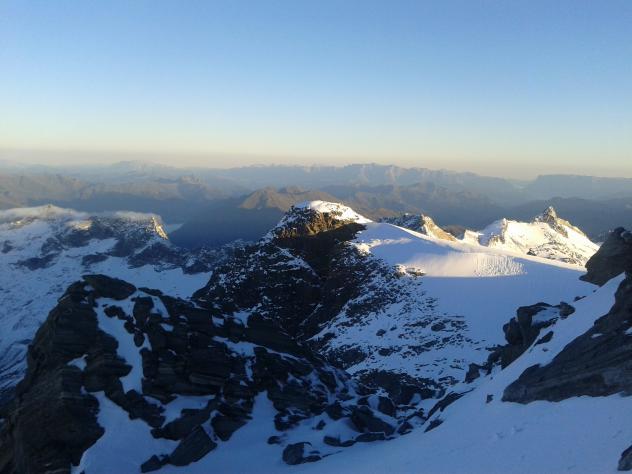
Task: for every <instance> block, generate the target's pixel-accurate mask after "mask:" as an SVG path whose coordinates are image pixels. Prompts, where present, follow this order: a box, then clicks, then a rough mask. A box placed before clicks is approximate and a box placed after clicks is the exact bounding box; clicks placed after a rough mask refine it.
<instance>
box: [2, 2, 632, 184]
mask: <svg viewBox="0 0 632 474" xmlns="http://www.w3.org/2000/svg"><path fill="white" fill-rule="evenodd" d="M631 23H632V3H630V2H625V1H619V0H617V1H610V2H606V3H602V2H599V3H597V2H590V1H583V0H581V1H577V0H572V1H571V0H563V1H558V2H546V1H535V2H528V3H524V4H521V3H518V2H484V1H477V2H471V1H463V0H455V1H450V2H423V1H421V2H408V1H397V2H394V3H388V4H386V3H382V2H372V1H369V2H355V1H352V2H344V3H340V2H328V1H326V2H319V3H318V4H308V3H305V2H289V1H279V2H274V3H266V4H260V3H251V4H246V3H234V2H195V1H194V2H187V3H171V2H166V1H152V2H149V1H140V2H134V3H133V4H129V3H127V2H122V1H112V2H107V3H98V2H74V1H69V0H62V1H60V2H38V3H28V2H12V1H10V2H3V3H2V4H0V44H1V45H2V47H1V48H0V67H2V70H3V74H1V75H0V109H1V110H2V114H1V115H0V149H4V150H5V153H4V154H5V155H6V154H7V152H6V150H13V151H12V152H10V153H12V154H13V155H14V156H17V157H18V159H19V160H23V161H24V160H31V159H33V158H32V157H33V155H34V153H33V152H32V151H29V150H39V151H38V152H37V155H38V156H37V159H36V160H35V161H39V162H42V163H43V164H56V163H62V162H63V163H72V162H81V161H90V162H93V163H97V162H99V161H103V162H111V161H120V159H119V158H114V157H113V156H114V155H116V156H120V155H130V156H142V157H150V159H151V161H158V162H161V163H167V164H173V163H170V162H172V161H175V162H176V163H177V164H178V165H183V164H184V165H187V166H191V165H197V166H208V167H218V168H225V167H231V166H246V165H252V164H296V165H308V164H349V163H359V162H361V163H366V162H377V163H381V164H395V165H400V166H405V167H411V166H420V167H426V168H433V169H438V168H444V169H450V170H456V171H472V172H475V173H479V174H485V175H493V176H505V177H511V178H520V179H528V178H530V177H533V176H535V175H538V174H549V173H564V174H585V175H597V176H628V177H632V81H630V80H629V78H630V77H632V29H630V27H629V25H630V24H631ZM64 150H66V151H64ZM73 150H74V151H73ZM82 150H84V151H82ZM143 159H145V158H143Z"/></svg>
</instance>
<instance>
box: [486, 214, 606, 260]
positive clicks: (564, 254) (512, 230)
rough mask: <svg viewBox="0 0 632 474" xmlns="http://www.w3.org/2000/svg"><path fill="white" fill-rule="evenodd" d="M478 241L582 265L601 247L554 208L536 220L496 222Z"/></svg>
mask: <svg viewBox="0 0 632 474" xmlns="http://www.w3.org/2000/svg"><path fill="white" fill-rule="evenodd" d="M478 242H479V244H480V245H484V246H486V247H492V248H501V249H505V250H510V251H514V252H520V253H526V254H528V255H534V256H538V257H544V258H548V259H551V260H559V261H562V262H566V263H571V264H574V265H581V266H584V265H585V264H586V262H587V261H588V259H589V258H590V257H591V256H592V255H594V253H595V252H596V251H597V249H598V248H599V246H598V245H597V244H595V243H593V242H591V241H590V239H589V238H588V237H587V236H586V234H584V233H583V232H582V231H581V230H580V229H578V228H577V227H575V226H573V225H572V224H571V223H570V222H568V221H566V220H564V219H562V218H560V217H558V215H557V213H556V212H555V209H554V208H553V207H548V208H547V209H546V210H545V211H544V212H543V213H542V214H540V215H538V216H536V217H535V218H534V219H533V221H532V222H519V221H514V220H509V219H501V220H499V221H496V222H494V223H492V224H490V225H489V226H487V227H486V228H485V229H483V230H482V231H481V232H480V234H479V237H478Z"/></svg>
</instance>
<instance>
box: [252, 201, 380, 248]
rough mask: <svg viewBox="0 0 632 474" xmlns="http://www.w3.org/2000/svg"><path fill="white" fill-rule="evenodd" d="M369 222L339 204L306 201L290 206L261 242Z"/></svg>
mask: <svg viewBox="0 0 632 474" xmlns="http://www.w3.org/2000/svg"><path fill="white" fill-rule="evenodd" d="M370 222H372V221H371V220H370V219H367V218H366V217H364V216H361V215H360V214H358V213H357V212H355V211H354V210H353V209H351V208H350V207H347V206H345V205H343V204H340V203H335V202H327V201H306V202H303V203H300V204H296V205H294V206H292V207H291V208H290V210H289V211H287V212H286V213H285V215H284V216H283V218H282V219H281V220H280V221H279V223H278V224H277V225H276V226H275V227H274V228H273V229H272V230H271V231H270V232H268V233H267V234H266V235H265V236H264V237H263V240H264V241H270V240H272V239H274V238H285V237H296V236H299V235H314V234H317V233H319V232H323V231H326V230H331V229H335V228H338V227H341V226H343V225H346V224H358V225H365V224H368V223H370Z"/></svg>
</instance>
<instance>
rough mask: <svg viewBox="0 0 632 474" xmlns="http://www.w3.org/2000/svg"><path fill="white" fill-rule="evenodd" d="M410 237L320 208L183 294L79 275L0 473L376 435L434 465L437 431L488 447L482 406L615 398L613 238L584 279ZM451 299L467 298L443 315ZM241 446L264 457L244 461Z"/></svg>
mask: <svg viewBox="0 0 632 474" xmlns="http://www.w3.org/2000/svg"><path fill="white" fill-rule="evenodd" d="M409 235H410V234H408V233H406V231H403V230H401V229H399V228H398V227H395V226H392V225H389V224H376V223H372V222H370V221H368V220H366V219H364V218H362V216H359V215H357V214H356V213H354V212H353V211H351V210H350V209H348V208H345V207H344V206H340V205H337V204H332V203H322V202H318V203H311V204H308V205H304V206H297V207H295V208H293V209H292V210H291V211H290V212H289V213H288V214H287V215H286V216H285V218H284V219H283V220H282V221H281V222H280V224H279V225H278V226H276V227H275V228H274V229H272V230H271V231H270V233H269V234H268V235H266V236H265V237H264V238H263V239H262V240H261V241H260V242H258V243H256V244H254V245H251V246H247V247H244V248H240V249H236V250H235V251H234V255H232V256H231V257H230V259H229V260H228V261H227V262H226V263H225V264H218V265H217V266H216V268H215V269H214V271H213V273H212V275H211V277H210V279H209V281H208V283H207V284H206V285H205V286H204V287H203V288H201V289H199V290H198V291H196V292H195V294H194V295H193V296H192V297H190V298H187V297H183V296H181V295H170V294H169V292H168V291H165V290H164V289H159V288H153V289H152V288H149V287H146V286H141V285H138V284H137V283H136V282H134V281H130V282H127V281H124V280H123V279H118V278H113V277H111V276H108V275H103V274H85V275H83V276H82V277H81V278H80V279H77V281H76V282H75V283H73V284H71V285H69V286H68V288H67V289H66V290H65V292H64V294H63V295H62V296H61V298H60V299H59V301H58V303H57V305H56V306H55V308H54V309H53V310H52V311H51V312H50V313H49V314H48V317H47V318H46V320H45V322H44V323H43V325H42V326H41V327H40V328H39V330H38V331H37V334H36V336H35V338H34V339H33V341H32V343H31V344H30V346H29V350H28V359H27V360H28V368H27V371H26V375H25V377H24V379H23V380H22V381H21V382H20V384H19V385H18V387H17V390H16V395H15V397H14V398H13V400H12V401H11V403H10V404H8V405H7V406H6V407H5V408H4V409H3V411H2V416H3V420H2V425H1V427H0V448H1V449H0V472H1V473H2V474H5V473H7V474H8V473H40V472H41V473H43V472H55V473H64V472H67V473H70V472H71V471H72V472H86V473H91V474H94V473H100V472H152V471H160V472H183V471H184V472H210V471H213V470H219V471H221V472H231V471H235V470H242V471H243V470H244V469H247V468H248V467H247V466H250V467H249V469H254V468H255V466H257V468H258V470H259V471H260V472H276V471H279V470H282V469H285V468H286V467H285V466H286V465H292V466H296V465H299V464H300V465H302V466H301V467H300V469H307V470H311V469H318V468H317V467H316V466H319V465H322V469H330V470H334V471H336V470H340V469H344V470H345V471H346V470H349V469H348V467H349V465H348V464H345V463H346V462H348V461H345V460H354V461H353V462H354V463H355V464H354V465H355V466H358V469H360V470H362V466H364V469H367V468H368V467H369V466H370V465H371V464H373V468H376V467H375V466H378V465H379V463H380V462H382V461H383V460H385V459H388V456H382V457H380V456H381V455H380V454H377V453H381V452H382V451H381V448H380V446H382V445H383V443H380V442H381V441H388V442H387V443H386V444H387V445H388V446H392V448H387V449H389V450H390V451H389V452H393V453H399V454H398V455H397V459H400V460H402V459H406V458H409V457H410V456H413V455H415V453H416V452H417V451H416V450H415V449H408V448H405V446H407V443H409V442H413V441H414V445H415V446H417V448H418V449H424V446H426V447H427V448H426V449H427V452H425V454H424V455H423V456H422V458H419V459H418V463H419V465H423V464H424V463H428V464H427V465H428V466H429V468H430V470H433V471H438V470H441V465H440V464H432V462H434V461H432V457H433V456H434V454H433V453H437V452H441V449H447V446H448V445H446V443H447V442H448V441H445V439H451V440H452V441H449V443H454V446H458V445H459V443H460V440H459V438H462V439H463V440H467V439H469V438H468V436H471V437H472V438H471V439H472V440H487V439H488V438H489V436H490V432H487V431H485V430H493V429H494V428H493V426H494V425H493V423H495V421H494V420H496V418H495V417H496V415H494V412H503V413H506V414H507V415H506V416H503V417H499V418H498V420H500V421H498V423H501V422H502V423H505V422H507V419H508V417H509V418H511V417H514V416H515V420H516V421H515V423H516V426H522V425H521V423H522V422H521V421H519V420H521V418H520V417H521V416H523V415H521V414H518V412H516V411H515V410H514V408H512V407H515V406H523V405H524V406H525V407H531V406H535V405H533V403H534V402H536V403H540V404H541V403H549V404H550V403H557V404H560V405H559V408H560V410H561V411H564V409H565V408H564V407H566V406H569V405H565V403H568V400H569V399H573V398H574V397H580V396H581V397H588V398H591V397H592V398H591V400H592V399H594V400H595V402H598V401H599V400H601V399H600V398H598V397H608V396H615V395H618V394H621V395H624V396H627V395H629V394H630V391H631V390H632V366H631V365H630V362H629V361H630V360H632V357H631V356H632V343H631V342H630V341H632V329H631V327H632V290H631V288H632V276H631V273H632V265H630V262H632V258H628V257H630V256H631V255H632V254H631V253H630V252H631V249H630V246H629V243H630V238H629V235H630V234H629V233H628V232H626V231H624V230H622V229H617V230H616V231H614V232H613V233H612V234H611V236H610V237H609V239H608V240H607V241H606V242H605V243H604V245H603V246H602V248H601V250H599V252H597V254H596V255H595V256H593V257H592V258H591V259H590V260H589V261H588V263H587V269H588V272H587V273H586V274H585V276H584V277H583V278H584V279H585V280H586V281H585V282H581V281H580V280H579V276H581V275H582V272H580V271H578V270H577V269H576V268H574V267H573V268H572V267H570V266H568V267H567V266H564V265H563V264H553V263H543V261H542V259H538V258H537V257H528V256H526V257H514V256H511V255H509V256H508V255H506V254H504V253H502V254H495V253H494V251H493V250H489V249H488V250H484V251H483V250H481V251H480V252H472V250H471V247H470V246H467V245H464V244H460V243H458V242H454V241H453V240H445V239H441V238H436V239H434V240H433V239H432V238H431V239H430V240H427V239H426V238H423V239H421V238H417V237H414V236H412V237H407V236H409ZM410 239H412V240H410ZM397 246H401V248H400V247H397ZM385 249H386V250H388V251H389V253H385V252H386V250H385ZM393 249H395V250H393ZM428 255H430V256H432V259H430V260H429V259H428ZM402 256H403V257H402ZM412 257H414V258H412ZM439 259H443V260H441V261H440V262H439ZM438 262H439V263H440V264H439V263H438ZM446 263H447V264H446ZM450 265H451V266H450ZM455 265H458V266H459V267H458V272H455ZM467 272H471V273H467ZM502 272H504V273H502ZM463 275H465V276H463ZM542 280H544V281H542ZM538 284H541V287H539V286H538ZM599 285H601V286H602V288H599ZM518 288H529V289H528V290H524V291H522V292H520V293H518V292H517V289H518ZM457 290H458V292H457ZM500 293H502V295H501V294H500ZM446 295H447V296H446ZM556 296H557V300H555V297H556ZM538 297H542V298H543V299H545V300H546V301H538V299H535V301H534V300H533V299H534V298H538ZM477 298H478V299H477ZM490 298H497V299H498V300H497V301H496V302H493V301H492V303H495V304H492V305H490V306H489V307H484V306H483V305H484V303H485V302H486V301H489V299H490ZM459 301H465V302H466V303H469V306H475V308H474V309H472V308H470V307H469V306H468V305H465V306H464V307H463V312H462V313H460V312H457V311H452V312H451V311H449V309H454V308H457V306H454V304H455V302H456V303H458V302H459ZM526 302H528V303H529V304H525V303H526ZM613 303H614V304H613ZM512 305H513V306H512ZM478 306H480V308H478ZM504 308H512V310H510V311H509V310H508V311H505V309H504ZM487 333H490V335H487ZM478 400H482V402H481V403H482V404H483V405H481V406H479V405H477V404H478V403H479V401H478ZM617 403H618V402H617ZM537 406H541V405H537ZM547 406H548V405H547ZM591 406H595V407H598V405H591ZM473 407H476V408H473ZM490 410H492V411H490ZM486 413H487V415H485V414H486ZM468 416H470V417H474V418H476V419H478V420H480V421H479V422H477V423H474V425H473V424H472V423H467V422H465V421H464V420H466V419H467V417H468ZM477 417H478V418H477ZM490 420H491V421H490ZM488 421H489V423H490V424H489V426H488V425H487V424H486V423H488ZM534 423H536V425H537V423H538V421H537V420H534ZM532 424H533V423H532ZM622 426H623V425H622ZM476 429H478V430H481V431H480V432H479V433H478V434H477V433H476V432H475V430H476ZM516 429H518V428H516ZM520 429H523V428H520ZM538 429H539V428H538ZM459 430H461V431H462V436H461V437H459V436H458V433H459ZM624 430H625V428H623V427H622V428H621V429H620V431H621V434H620V435H618V438H617V440H616V443H617V446H619V445H621V448H620V449H619V448H617V449H618V453H617V459H605V460H603V459H602V460H601V461H599V460H596V461H595V460H594V459H592V458H591V459H587V460H586V466H593V464H590V463H591V462H592V463H598V462H601V463H602V464H594V466H596V465H599V466H611V467H612V469H614V468H615V467H617V463H618V468H619V469H631V468H632V455H631V454H630V452H632V449H626V448H627V446H629V445H630V444H632V431H630V432H629V433H628V431H624ZM628 434H629V436H628ZM403 435H406V436H403ZM576 435H577V433H574V432H569V433H568V436H570V437H571V439H572V437H573V436H576ZM594 436H595V437H598V436H600V435H599V433H598V432H595V433H594ZM626 436H628V437H627V438H626V439H623V438H625V437H626ZM442 437H444V438H445V439H444V441H443V442H442V444H440V445H436V444H433V443H436V440H438V439H443V438H442ZM246 440H248V441H246ZM408 440H412V441H408ZM498 440H499V441H498V442H499V443H500V444H499V446H504V445H503V444H502V443H505V442H507V441H506V440H507V438H506V437H505V436H504V435H503V436H501V437H499V438H498ZM503 440H504V441H503ZM578 441H579V440H578ZM368 442H371V444H370V445H366V443H368ZM468 442H471V443H472V446H474V441H468ZM362 446H371V448H370V449H367V448H366V447H365V448H362ZM486 446H487V447H488V446H489V445H486ZM508 446H509V445H508ZM510 446H511V447H512V449H513V450H516V449H517V448H515V445H513V444H512V445H510ZM249 449H252V450H256V449H259V450H260V452H261V453H265V455H262V456H261V457H260V459H258V460H254V461H252V462H253V464H245V463H246V462H247V461H246V460H244V459H240V458H241V457H243V455H242V453H244V452H247V450H249ZM461 449H462V448H461ZM471 449H474V448H471ZM477 449H478V448H477ZM485 449H487V448H486V447H484V446H481V449H479V451H481V452H483V451H484V450H485ZM400 450H401V451H400ZM518 451H519V450H518ZM257 452H259V451H257ZM471 452H474V451H471ZM357 453H363V454H362V457H361V458H360V459H359V458H358V455H357ZM372 453H376V454H375V456H377V457H376V458H373V457H372V456H373V454H372ZM518 454H520V453H518ZM503 456H504V457H502V456H501V458H499V459H496V464H492V466H496V469H499V466H501V465H503V462H504V461H503V459H505V460H510V459H513V458H512V457H511V456H512V450H511V449H510V450H507V452H506V453H504V454H503ZM560 456H561V458H560V459H561V460H562V461H563V460H564V456H567V455H565V454H563V453H562V454H561V455H560ZM455 459H456V460H458V459H459V458H458V457H456V458H455ZM463 459H464V460H465V459H467V456H464V457H463ZM490 459H491V460H493V459H492V458H491V457H489V456H488V459H482V458H481V459H478V460H477V461H476V462H477V463H480V464H475V465H476V466H478V465H480V466H483V465H485V462H489V460H490ZM316 461H318V462H317V463H315V462H316ZM589 461H590V462H589ZM443 462H444V465H443V467H444V470H446V469H447V468H446V466H453V467H454V469H457V468H458V464H454V463H455V462H456V461H455V460H454V459H450V460H444V461H443ZM512 462H515V461H512ZM551 462H552V463H555V462H556V460H555V459H553V460H552V461H551ZM312 463H315V464H313V466H314V467H313V468H312V467H309V466H312ZM366 463H369V464H368V465H367V464H366ZM375 463H376V464H375ZM451 463H452V464H451ZM536 465H537V463H535V464H534V463H532V464H531V466H532V467H531V469H529V464H520V465H519V468H518V469H517V470H518V471H537V470H538V469H535V468H533V466H536ZM183 466H186V467H184V468H183ZM244 466H246V467H244ZM397 466H400V469H399V470H400V471H409V470H410V469H411V466H412V465H410V464H406V465H405V464H394V465H393V467H394V469H395V470H396V471H397V470H398V468H397ZM405 466H408V469H406V468H405ZM469 467H470V468H471V467H472V465H471V464H470V466H469ZM514 467H515V465H514ZM447 470H450V469H447ZM492 470H493V469H492ZM580 470H581V469H580ZM593 472H594V471H593Z"/></svg>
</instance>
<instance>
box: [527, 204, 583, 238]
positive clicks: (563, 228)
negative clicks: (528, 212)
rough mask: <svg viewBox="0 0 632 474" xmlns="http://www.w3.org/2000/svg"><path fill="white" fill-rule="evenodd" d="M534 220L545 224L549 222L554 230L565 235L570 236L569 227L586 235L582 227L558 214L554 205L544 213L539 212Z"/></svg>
mask: <svg viewBox="0 0 632 474" xmlns="http://www.w3.org/2000/svg"><path fill="white" fill-rule="evenodd" d="M533 222H534V223H538V222H543V223H545V224H548V225H549V226H550V227H551V228H552V229H553V230H555V231H557V232H559V233H560V234H563V235H565V236H566V237H568V230H569V229H571V230H572V231H574V232H577V233H578V234H580V235H584V236H585V235H586V234H584V232H583V231H582V230H581V229H580V228H578V227H575V226H574V225H573V224H571V223H570V222H569V221H567V220H565V219H562V218H561V217H559V215H558V214H557V211H556V210H555V208H554V207H553V206H549V207H547V208H546V209H545V210H544V212H543V213H542V214H538V215H537V216H535V218H534V219H533Z"/></svg>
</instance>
